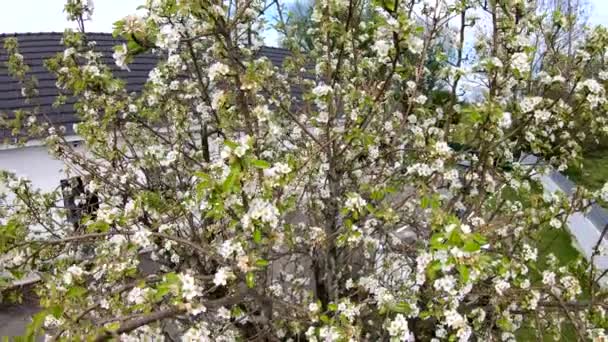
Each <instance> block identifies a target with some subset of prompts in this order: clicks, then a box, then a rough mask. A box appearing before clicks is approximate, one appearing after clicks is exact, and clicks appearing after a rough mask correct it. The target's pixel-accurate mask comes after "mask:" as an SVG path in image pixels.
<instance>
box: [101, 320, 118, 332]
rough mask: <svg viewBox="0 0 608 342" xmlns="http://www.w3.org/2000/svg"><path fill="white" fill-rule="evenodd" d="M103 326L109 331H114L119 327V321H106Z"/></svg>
mask: <svg viewBox="0 0 608 342" xmlns="http://www.w3.org/2000/svg"><path fill="white" fill-rule="evenodd" d="M104 328H105V329H106V330H107V331H110V332H113V331H116V330H118V328H120V322H113V323H108V324H106V325H104Z"/></svg>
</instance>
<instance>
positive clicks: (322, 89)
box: [312, 82, 332, 97]
mask: <svg viewBox="0 0 608 342" xmlns="http://www.w3.org/2000/svg"><path fill="white" fill-rule="evenodd" d="M331 91H332V89H331V87H330V86H328V85H326V84H325V83H322V82H321V83H319V85H318V86H316V87H315V88H314V89H313V90H312V93H313V94H314V95H315V96H317V97H321V96H325V95H328V94H330V93H331Z"/></svg>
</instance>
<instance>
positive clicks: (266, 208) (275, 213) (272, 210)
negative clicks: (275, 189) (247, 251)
mask: <svg viewBox="0 0 608 342" xmlns="http://www.w3.org/2000/svg"><path fill="white" fill-rule="evenodd" d="M250 219H256V220H260V221H262V222H264V223H268V224H269V225H270V226H271V227H273V228H274V227H276V226H277V225H278V224H279V210H278V209H277V207H275V206H274V205H273V204H272V203H270V202H268V201H266V200H263V199H259V198H255V199H253V201H251V203H250V204H249V211H248V212H247V214H246V215H245V216H244V217H243V219H242V220H241V222H242V223H243V225H244V226H246V227H249V226H250V224H248V222H247V221H248V220H250Z"/></svg>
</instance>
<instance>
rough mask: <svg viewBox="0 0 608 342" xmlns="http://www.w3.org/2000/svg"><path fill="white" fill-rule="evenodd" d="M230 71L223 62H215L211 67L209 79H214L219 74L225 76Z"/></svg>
mask: <svg viewBox="0 0 608 342" xmlns="http://www.w3.org/2000/svg"><path fill="white" fill-rule="evenodd" d="M229 72H230V68H229V67H228V66H227V65H226V64H223V63H220V62H215V63H213V64H212V65H211V66H210V67H209V79H210V80H212V81H214V80H216V79H217V78H218V76H225V75H227V74H228V73H229Z"/></svg>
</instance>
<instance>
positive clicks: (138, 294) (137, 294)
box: [127, 287, 150, 305]
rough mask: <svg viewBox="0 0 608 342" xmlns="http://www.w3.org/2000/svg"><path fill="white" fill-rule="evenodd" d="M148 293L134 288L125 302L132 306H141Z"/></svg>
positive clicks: (146, 290) (147, 290)
mask: <svg viewBox="0 0 608 342" xmlns="http://www.w3.org/2000/svg"><path fill="white" fill-rule="evenodd" d="M148 292H150V289H142V288H140V287H134V288H133V289H132V290H131V291H129V294H128V295H127V301H129V303H133V304H136V305H138V304H143V303H145V302H146V296H147V294H148Z"/></svg>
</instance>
